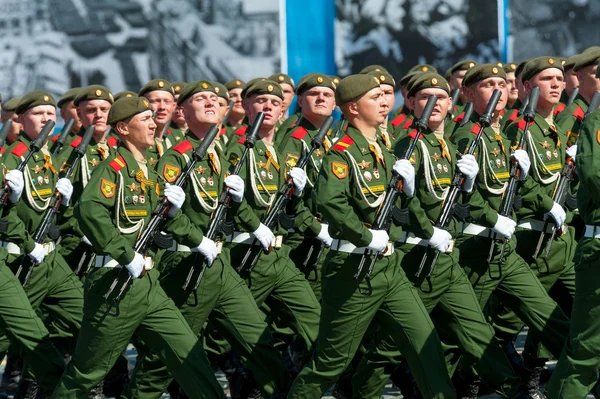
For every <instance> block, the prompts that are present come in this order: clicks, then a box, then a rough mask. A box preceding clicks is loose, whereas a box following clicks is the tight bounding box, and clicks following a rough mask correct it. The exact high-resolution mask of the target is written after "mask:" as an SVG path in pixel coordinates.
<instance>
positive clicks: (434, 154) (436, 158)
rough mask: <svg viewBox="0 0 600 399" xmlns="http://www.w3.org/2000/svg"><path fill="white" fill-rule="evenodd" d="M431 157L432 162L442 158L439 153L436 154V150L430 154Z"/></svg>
mask: <svg viewBox="0 0 600 399" xmlns="http://www.w3.org/2000/svg"><path fill="white" fill-rule="evenodd" d="M431 158H433V160H434V162H437V161H439V160H440V159H442V156H441V155H440V154H438V153H437V152H434V153H433V155H432V156H431Z"/></svg>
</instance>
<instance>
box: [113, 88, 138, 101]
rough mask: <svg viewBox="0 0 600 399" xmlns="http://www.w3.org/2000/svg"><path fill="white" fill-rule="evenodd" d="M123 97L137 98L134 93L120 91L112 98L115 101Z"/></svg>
mask: <svg viewBox="0 0 600 399" xmlns="http://www.w3.org/2000/svg"><path fill="white" fill-rule="evenodd" d="M123 97H138V94H137V93H136V92H135V91H130V90H124V91H120V92H118V93H117V94H115V95H114V96H113V98H114V99H115V101H117V100H120V99H122V98H123Z"/></svg>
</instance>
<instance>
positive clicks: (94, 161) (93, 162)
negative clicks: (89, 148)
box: [88, 159, 100, 168]
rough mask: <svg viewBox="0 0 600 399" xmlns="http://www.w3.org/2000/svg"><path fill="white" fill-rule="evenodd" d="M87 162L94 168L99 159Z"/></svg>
mask: <svg viewBox="0 0 600 399" xmlns="http://www.w3.org/2000/svg"><path fill="white" fill-rule="evenodd" d="M88 163H89V164H90V165H92V167H94V168H95V167H96V166H98V164H99V163H100V161H98V160H97V159H92V160H91V161H88Z"/></svg>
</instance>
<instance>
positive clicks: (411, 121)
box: [402, 119, 414, 129]
mask: <svg viewBox="0 0 600 399" xmlns="http://www.w3.org/2000/svg"><path fill="white" fill-rule="evenodd" d="M413 122H414V119H409V120H408V121H407V122H406V123H405V124H404V126H402V129H408V128H409V127H411V126H412V124H413Z"/></svg>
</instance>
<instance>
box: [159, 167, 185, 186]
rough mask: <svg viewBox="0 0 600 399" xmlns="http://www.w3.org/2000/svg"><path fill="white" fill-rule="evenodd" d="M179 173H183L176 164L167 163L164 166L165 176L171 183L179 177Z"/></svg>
mask: <svg viewBox="0 0 600 399" xmlns="http://www.w3.org/2000/svg"><path fill="white" fill-rule="evenodd" d="M179 173H181V169H180V168H179V167H177V166H175V165H169V164H165V167H164V168H163V177H164V178H165V180H166V181H168V182H169V183H173V182H174V181H175V180H177V177H179Z"/></svg>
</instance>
